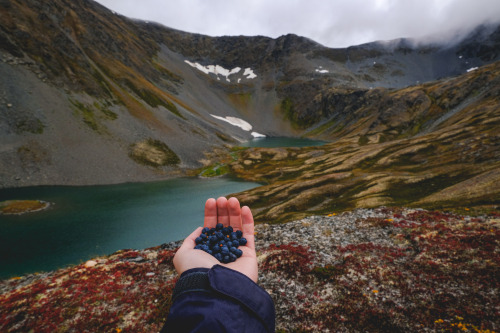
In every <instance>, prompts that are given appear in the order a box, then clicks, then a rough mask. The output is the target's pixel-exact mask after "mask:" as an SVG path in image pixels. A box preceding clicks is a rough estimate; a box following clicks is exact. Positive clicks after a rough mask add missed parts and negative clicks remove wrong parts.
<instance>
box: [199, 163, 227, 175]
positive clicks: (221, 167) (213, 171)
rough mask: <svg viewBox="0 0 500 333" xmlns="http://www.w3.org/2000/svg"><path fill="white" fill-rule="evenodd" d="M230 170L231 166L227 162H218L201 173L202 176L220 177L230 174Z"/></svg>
mask: <svg viewBox="0 0 500 333" xmlns="http://www.w3.org/2000/svg"><path fill="white" fill-rule="evenodd" d="M229 171H230V169H229V166H228V165H226V164H217V165H215V166H211V167H209V168H207V169H205V170H203V171H202V172H201V173H200V176H202V177H218V176H223V175H225V174H228V173H229Z"/></svg>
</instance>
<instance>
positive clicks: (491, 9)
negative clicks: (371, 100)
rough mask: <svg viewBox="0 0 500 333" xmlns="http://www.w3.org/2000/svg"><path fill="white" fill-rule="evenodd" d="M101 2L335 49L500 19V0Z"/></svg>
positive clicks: (186, 27)
mask: <svg viewBox="0 0 500 333" xmlns="http://www.w3.org/2000/svg"><path fill="white" fill-rule="evenodd" d="M97 1H98V2H99V3H101V4H102V5H104V6H106V7H108V8H109V9H112V10H114V11H116V12H118V13H120V14H123V15H125V16H128V17H133V18H138V19H143V20H148V21H155V22H159V23H161V24H163V25H166V26H168V27H171V28H175V29H179V30H183V31H187V32H194V33H201V34H204V35H210V36H223V35H230V36H234V35H246V36H255V35H263V36H268V37H273V38H276V37H279V36H281V35H285V34H288V33H294V34H297V35H300V36H304V37H308V38H311V39H313V40H315V41H316V42H319V43H321V44H323V45H325V46H329V47H346V46H351V45H358V44H362V43H366V42H372V41H376V40H390V39H395V38H400V37H414V38H418V37H423V36H429V35H434V34H436V33H439V34H443V33H444V32H446V33H448V34H449V33H450V32H454V31H461V32H463V31H469V30H470V29H471V28H473V27H475V26H477V25H479V24H481V23H484V22H490V23H498V22H500V0H177V1H172V0H97ZM447 37H448V36H447ZM447 37H446V38H447Z"/></svg>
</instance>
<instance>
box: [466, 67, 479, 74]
mask: <svg viewBox="0 0 500 333" xmlns="http://www.w3.org/2000/svg"><path fill="white" fill-rule="evenodd" d="M478 68H479V67H472V68H469V69H468V70H467V73H469V72H472V71H475V70H476V69H478Z"/></svg>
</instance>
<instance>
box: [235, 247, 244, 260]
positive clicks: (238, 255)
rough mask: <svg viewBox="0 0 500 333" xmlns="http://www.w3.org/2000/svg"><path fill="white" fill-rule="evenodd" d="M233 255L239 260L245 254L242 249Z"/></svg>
mask: <svg viewBox="0 0 500 333" xmlns="http://www.w3.org/2000/svg"><path fill="white" fill-rule="evenodd" d="M233 253H234V255H235V256H236V258H239V257H241V255H242V254H243V251H241V250H240V249H236V251H234V252H233Z"/></svg>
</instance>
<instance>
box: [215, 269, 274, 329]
mask: <svg viewBox="0 0 500 333" xmlns="http://www.w3.org/2000/svg"><path fill="white" fill-rule="evenodd" d="M208 279H209V281H210V286H211V287H212V288H213V289H214V290H216V291H217V292H219V293H221V294H224V295H226V296H227V297H230V298H232V299H234V300H235V301H237V302H239V303H241V304H243V305H245V306H246V307H247V308H248V309H250V310H251V311H252V312H253V313H255V314H256V315H257V317H259V318H261V319H262V321H263V322H264V323H265V324H266V326H267V329H268V331H270V332H274V326H273V327H270V326H269V323H274V320H275V310H274V303H273V300H272V298H271V296H269V294H268V293H267V292H266V291H265V290H264V289H262V288H261V287H260V286H259V285H257V284H256V283H255V282H253V281H252V280H251V279H250V278H248V277H247V276H246V275H244V274H242V273H240V272H237V271H235V270H232V269H229V268H227V267H224V266H221V265H215V266H213V267H212V269H211V270H210V271H208Z"/></svg>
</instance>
